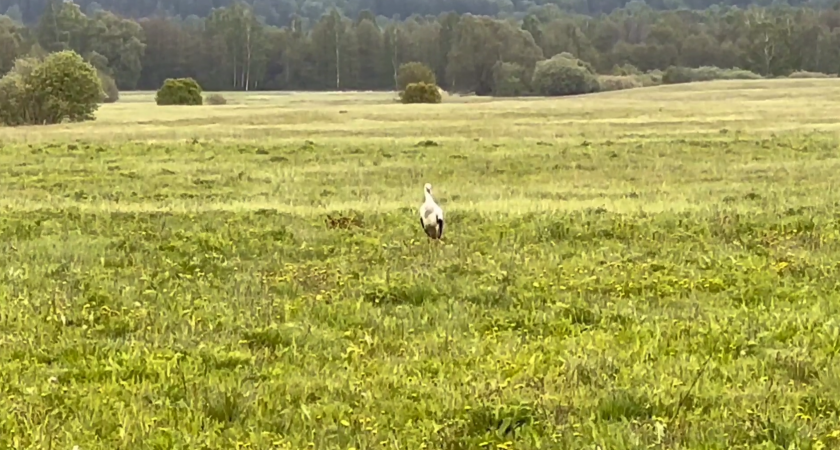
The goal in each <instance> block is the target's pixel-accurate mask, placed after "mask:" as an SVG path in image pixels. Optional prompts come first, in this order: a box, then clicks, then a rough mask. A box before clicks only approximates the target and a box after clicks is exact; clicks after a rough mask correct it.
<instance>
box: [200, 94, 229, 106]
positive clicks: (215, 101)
mask: <svg viewBox="0 0 840 450" xmlns="http://www.w3.org/2000/svg"><path fill="white" fill-rule="evenodd" d="M205 102H207V104H208V105H227V99H226V98H225V96H224V95H222V94H210V95H208V96H207V99H206V100H205Z"/></svg>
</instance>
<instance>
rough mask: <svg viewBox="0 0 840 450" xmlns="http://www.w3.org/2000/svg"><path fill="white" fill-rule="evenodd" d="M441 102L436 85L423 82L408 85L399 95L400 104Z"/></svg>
mask: <svg viewBox="0 0 840 450" xmlns="http://www.w3.org/2000/svg"><path fill="white" fill-rule="evenodd" d="M441 100H442V98H441V95H440V89H438V87H437V85H435V84H429V83H424V82H422V81H421V82H419V83H410V84H409V85H408V86H406V87H405V90H404V91H402V92H401V93H400V101H401V102H402V103H440V102H441Z"/></svg>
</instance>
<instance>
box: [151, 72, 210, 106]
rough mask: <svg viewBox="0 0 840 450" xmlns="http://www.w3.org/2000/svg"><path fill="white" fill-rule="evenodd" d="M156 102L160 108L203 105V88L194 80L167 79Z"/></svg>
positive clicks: (156, 97) (157, 95)
mask: <svg viewBox="0 0 840 450" xmlns="http://www.w3.org/2000/svg"><path fill="white" fill-rule="evenodd" d="M155 102H156V103H157V104H158V105H160V106H168V105H191V106H195V105H201V104H203V103H204V97H202V96H201V86H199V85H198V82H197V81H195V80H194V79H192V78H167V79H166V80H165V81H164V82H163V86H161V87H160V89H158V91H157V94H156V95H155Z"/></svg>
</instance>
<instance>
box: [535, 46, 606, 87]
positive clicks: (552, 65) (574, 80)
mask: <svg viewBox="0 0 840 450" xmlns="http://www.w3.org/2000/svg"><path fill="white" fill-rule="evenodd" d="M531 86H532V87H533V89H534V90H535V91H536V92H538V93H539V94H540V95H545V96H562V95H579V94H589V93H592V92H598V90H599V89H600V88H601V86H600V84H599V83H598V77H597V75H596V74H595V70H594V69H592V66H591V65H590V64H589V63H587V62H586V61H582V60H580V59H577V58H575V57H573V56H572V55H570V54H568V53H561V54H559V55H555V56H553V57H552V58H551V59H547V60H545V61H540V62H538V63H537V66H536V68H535V69H534V77H533V81H532V82H531Z"/></svg>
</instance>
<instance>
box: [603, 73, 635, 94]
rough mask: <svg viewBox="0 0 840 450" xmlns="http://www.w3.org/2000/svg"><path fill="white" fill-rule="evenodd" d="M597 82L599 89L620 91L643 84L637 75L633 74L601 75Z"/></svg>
mask: <svg viewBox="0 0 840 450" xmlns="http://www.w3.org/2000/svg"><path fill="white" fill-rule="evenodd" d="M598 84H599V85H600V89H601V91H620V90H624V89H633V88H640V87H642V86H644V85H643V84H642V82H641V81H639V76H634V75H601V76H599V77H598Z"/></svg>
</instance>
